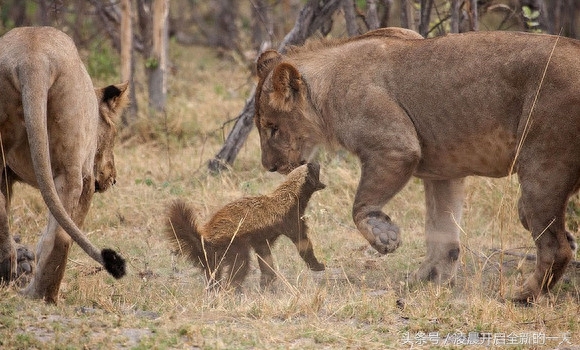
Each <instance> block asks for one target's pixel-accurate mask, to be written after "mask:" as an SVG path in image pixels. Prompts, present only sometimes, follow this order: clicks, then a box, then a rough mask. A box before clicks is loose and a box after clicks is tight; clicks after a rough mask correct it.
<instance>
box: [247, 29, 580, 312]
mask: <svg viewBox="0 0 580 350" xmlns="http://www.w3.org/2000/svg"><path fill="white" fill-rule="evenodd" d="M579 55H580V41H578V40H574V39H570V38H563V37H558V36H550V35H544V34H530V33H517V32H500V31H492V32H471V33H464V34H451V35H446V36H442V37H437V38H430V39H422V38H421V37H420V36H419V35H417V34H415V33H412V32H409V31H405V30H400V29H394V30H388V29H387V30H385V29H381V30H378V31H375V32H371V33H368V34H365V35H362V36H359V37H356V38H351V39H346V40H329V41H327V40H323V41H320V42H310V43H307V44H305V45H304V46H303V47H296V48H291V49H289V50H288V51H287V52H286V53H285V54H281V53H278V52H276V51H272V50H271V51H266V52H265V53H263V54H262V55H261V56H260V58H259V59H258V62H257V72H258V77H259V82H258V86H257V88H256V99H255V102H256V106H255V107H256V108H255V110H256V114H255V117H254V121H255V124H256V126H257V128H258V131H259V133H260V145H261V149H262V164H263V166H264V167H265V168H266V169H268V170H270V171H278V172H280V173H283V174H286V173H288V172H290V171H291V170H292V169H294V168H295V167H296V166H298V165H299V164H301V163H302V162H304V161H306V160H308V159H309V157H310V155H311V153H312V151H313V150H314V149H315V148H316V147H317V146H318V145H320V144H323V145H327V146H331V147H337V146H339V147H343V148H345V149H346V150H348V151H350V152H352V153H353V154H354V155H356V156H357V157H358V159H359V160H360V165H361V178H360V182H359V186H358V189H357V193H356V195H355V198H354V204H353V208H352V216H353V220H354V223H355V224H356V226H357V228H358V230H359V231H360V233H361V234H362V235H363V236H364V237H365V238H366V239H367V240H368V241H369V243H370V244H371V245H372V246H373V247H374V248H375V249H376V250H377V251H379V252H380V253H383V254H387V253H392V252H394V251H395V250H396V249H397V248H398V247H399V245H400V243H401V235H400V232H399V228H398V227H397V225H396V224H395V223H394V222H393V221H392V220H391V219H390V218H389V217H388V216H387V214H386V213H384V212H383V210H382V209H383V207H384V206H385V204H386V203H388V202H389V200H391V198H393V197H394V196H395V195H396V194H397V193H398V192H399V191H400V190H401V189H402V188H403V187H404V186H405V184H406V183H407V182H408V181H409V179H410V178H411V177H412V176H413V175H414V176H417V177H419V178H421V179H422V180H423V183H424V186H425V198H426V219H425V231H426V235H425V236H426V250H427V252H426V258H425V260H424V262H423V264H422V265H421V266H420V267H419V269H418V271H417V273H416V274H415V278H414V280H419V281H424V280H428V281H434V282H436V283H448V282H452V281H453V279H454V277H455V274H456V271H457V267H458V265H459V254H460V247H461V246H460V240H459V237H460V228H459V225H458V222H459V223H460V222H461V214H462V204H463V199H464V181H463V179H464V178H465V177H467V176H474V175H476V176H488V177H503V176H507V175H510V174H517V176H518V179H519V181H520V184H521V198H520V200H519V203H518V204H519V208H518V209H519V216H520V221H521V222H522V224H523V226H524V227H525V228H526V229H529V230H530V232H531V234H532V237H533V242H534V243H535V244H536V248H537V257H538V258H537V261H536V268H535V271H534V272H533V274H531V275H530V276H529V277H528V278H527V280H526V282H525V283H524V284H523V286H522V288H521V290H520V291H519V292H518V293H516V295H515V296H514V299H516V300H519V301H528V300H529V299H533V298H535V297H537V296H538V295H540V294H541V293H542V292H543V291H546V290H548V289H549V288H551V287H553V286H554V284H555V283H556V282H557V281H558V280H559V279H560V278H561V276H562V275H563V273H564V271H565V270H566V266H567V265H568V263H569V262H570V260H571V259H572V258H573V256H574V249H575V248H576V243H575V241H574V237H573V236H572V234H570V233H569V232H567V231H566V227H565V217H564V214H565V208H566V203H567V201H568V198H569V197H570V196H571V195H572V194H574V193H575V192H576V191H577V190H578V188H579V187H580V177H579V174H580V157H578V154H579V153H580V138H579V137H578V130H579V129H580V61H579V60H578V56H579ZM361 57H364V58H365V59H361ZM371 67H372V68H371Z"/></svg>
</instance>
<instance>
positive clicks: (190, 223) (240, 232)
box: [166, 164, 325, 288]
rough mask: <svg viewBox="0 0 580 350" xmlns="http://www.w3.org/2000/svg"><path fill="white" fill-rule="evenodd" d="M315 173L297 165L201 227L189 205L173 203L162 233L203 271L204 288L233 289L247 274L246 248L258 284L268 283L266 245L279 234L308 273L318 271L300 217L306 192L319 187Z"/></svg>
mask: <svg viewBox="0 0 580 350" xmlns="http://www.w3.org/2000/svg"><path fill="white" fill-rule="evenodd" d="M319 172H320V167H319V166H318V165H317V164H305V165H302V166H300V167H298V168H297V169H295V170H294V171H293V172H291V173H290V174H289V175H288V177H287V179H286V180H285V181H284V182H283V183H282V184H281V185H280V186H279V187H278V188H277V189H276V190H274V191H273V192H272V193H271V194H268V195H263V196H257V197H245V198H241V199H239V200H236V201H233V202H231V203H229V204H227V205H226V206H224V207H223V208H221V209H220V210H218V211H217V212H216V213H215V214H214V215H213V216H212V217H211V219H209V220H208V221H207V222H206V223H205V224H204V225H200V224H199V223H198V222H197V219H196V215H195V213H194V211H193V209H192V208H191V207H189V206H188V205H187V204H186V203H184V202H183V201H180V200H177V201H175V202H174V203H172V204H171V206H170V207H169V211H168V220H167V229H166V235H167V237H168V238H169V239H170V241H171V242H173V243H174V245H175V247H176V248H177V251H178V252H180V253H182V254H185V255H187V256H188V257H189V258H190V259H191V261H192V262H193V263H194V264H195V265H196V266H198V267H200V268H202V269H203V270H204V271H205V274H206V278H207V279H208V282H209V283H210V285H214V282H218V283H220V284H221V285H222V286H225V285H232V286H234V287H236V288H239V287H240V286H241V284H242V282H243V281H244V278H245V277H246V275H247V273H248V267H249V260H250V250H251V248H253V249H254V250H255V252H256V255H257V256H258V263H259V266H260V271H261V283H260V284H261V285H262V286H263V287H264V286H267V285H268V284H270V283H271V282H272V281H273V280H274V279H275V278H276V274H275V271H274V270H273V260H272V256H271V251H270V247H271V245H272V244H274V242H275V241H276V239H277V238H278V237H279V236H280V235H285V236H287V237H289V238H290V239H291V240H292V242H293V243H294V244H295V245H296V248H297V249H298V252H299V254H300V256H301V257H302V259H303V260H304V261H305V262H306V264H307V266H308V267H309V268H310V269H311V270H314V271H320V270H324V265H323V264H321V263H320V262H319V261H318V260H317V259H316V257H315V255H314V251H313V248H312V243H311V241H310V239H309V238H308V235H307V229H308V228H307V225H306V222H305V220H304V217H303V216H304V211H305V209H306V206H307V204H308V201H309V200H310V197H311V196H312V194H313V193H314V192H315V191H318V190H321V189H323V188H324V187H325V186H324V184H323V183H321V182H320V181H319Z"/></svg>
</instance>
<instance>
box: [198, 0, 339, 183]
mask: <svg viewBox="0 0 580 350" xmlns="http://www.w3.org/2000/svg"><path fill="white" fill-rule="evenodd" d="M341 4H342V0H309V1H308V3H307V4H306V5H304V7H303V8H302V10H301V11H300V14H299V15H298V19H297V20H296V23H295V24H294V27H293V28H292V30H291V31H290V32H289V33H288V34H286V36H285V37H284V40H282V43H281V44H280V46H278V51H279V52H282V53H283V52H285V51H286V47H287V46H288V45H301V44H303V43H304V42H305V41H306V39H307V38H308V37H309V36H311V35H312V34H313V33H314V32H315V31H317V30H318V29H319V28H321V27H322V25H323V24H325V23H326V22H327V21H328V19H329V18H330V17H331V16H332V15H333V14H334V13H335V12H336V10H338V9H339V8H340V6H341ZM254 98H255V91H254V92H253V93H252V95H251V96H250V98H248V100H247V101H246V105H245V106H244V109H243V110H242V112H241V114H240V115H239V116H238V118H237V121H236V123H235V124H234V127H233V129H232V131H230V133H229V135H228V137H227V139H226V141H225V143H224V145H223V146H222V148H221V150H220V151H219V152H218V154H217V155H216V156H215V157H214V158H213V159H211V160H210V161H209V163H208V168H209V170H210V171H211V172H214V173H217V172H220V171H222V170H225V169H227V166H228V165H231V164H233V162H234V160H235V159H236V156H237V155H238V152H239V151H240V149H241V148H242V145H243V144H244V142H245V141H246V139H247V137H248V134H249V133H250V131H251V130H252V126H253V122H252V120H253V118H254V109H255V106H254V104H255V102H254Z"/></svg>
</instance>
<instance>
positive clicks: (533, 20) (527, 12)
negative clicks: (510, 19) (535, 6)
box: [522, 6, 542, 33]
mask: <svg viewBox="0 0 580 350" xmlns="http://www.w3.org/2000/svg"><path fill="white" fill-rule="evenodd" d="M522 12H523V13H522V15H523V16H524V19H525V22H526V26H527V27H528V28H529V30H530V31H531V32H537V33H540V32H542V29H541V28H540V22H539V20H538V19H539V18H540V11H538V10H532V9H531V8H530V7H529V6H522Z"/></svg>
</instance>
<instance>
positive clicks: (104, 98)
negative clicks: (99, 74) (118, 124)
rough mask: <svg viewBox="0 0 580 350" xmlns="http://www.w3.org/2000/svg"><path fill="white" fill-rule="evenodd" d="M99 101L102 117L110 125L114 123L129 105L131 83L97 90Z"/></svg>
mask: <svg viewBox="0 0 580 350" xmlns="http://www.w3.org/2000/svg"><path fill="white" fill-rule="evenodd" d="M95 93H96V94H97V99H98V100H99V110H100V111H101V116H102V117H104V118H105V119H106V120H107V122H108V123H112V122H113V121H114V120H115V119H117V118H118V117H120V115H121V114H122V113H123V110H124V109H125V107H127V105H128V104H129V82H128V81H126V82H124V83H121V84H116V85H109V86H107V87H104V88H101V89H95Z"/></svg>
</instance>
